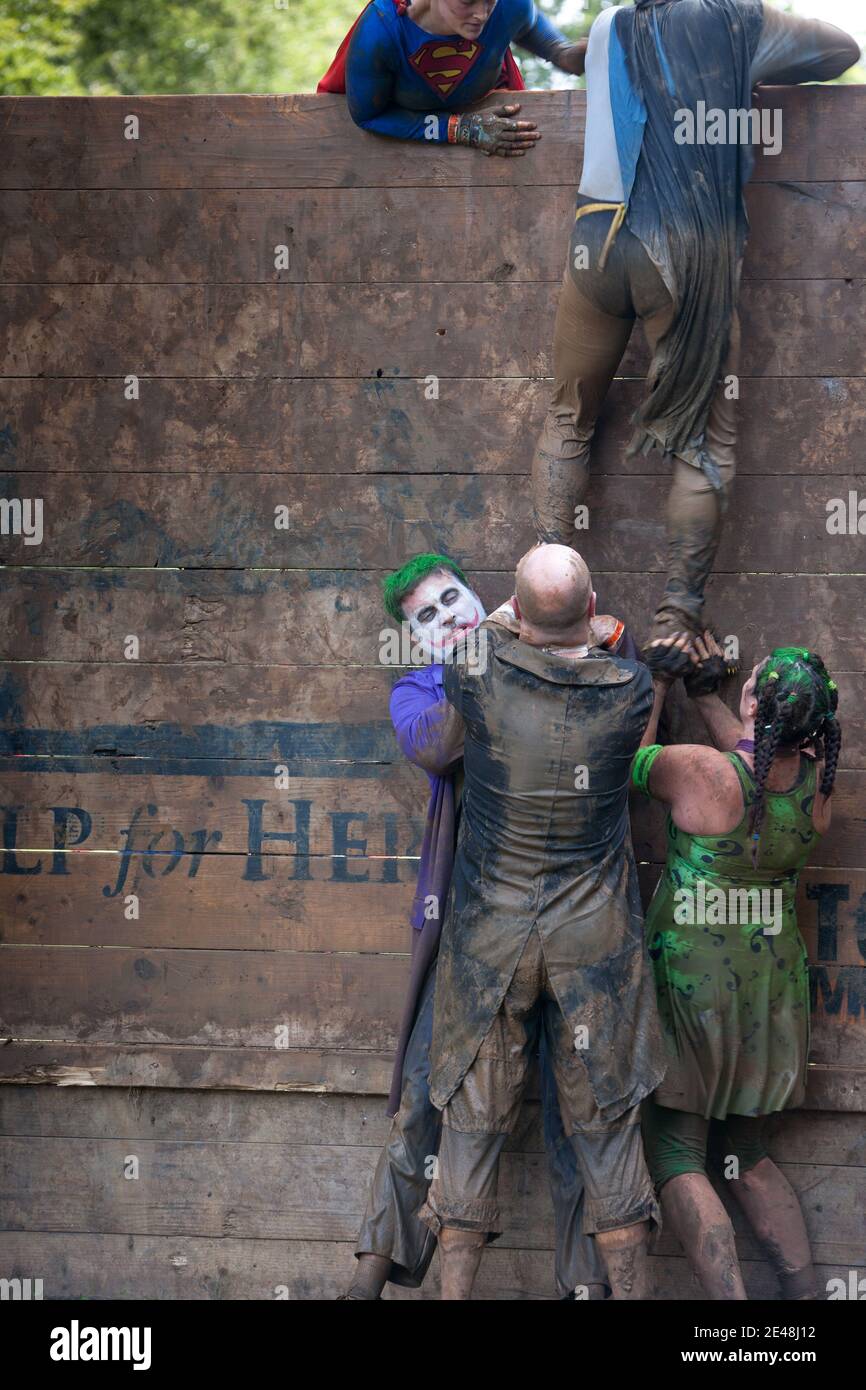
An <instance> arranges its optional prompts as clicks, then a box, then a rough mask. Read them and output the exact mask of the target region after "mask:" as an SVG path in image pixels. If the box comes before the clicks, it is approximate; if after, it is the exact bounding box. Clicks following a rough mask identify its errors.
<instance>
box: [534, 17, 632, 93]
mask: <svg viewBox="0 0 866 1390" xmlns="http://www.w3.org/2000/svg"><path fill="white" fill-rule="evenodd" d="M535 3H536V5H537V6H538V8H539V9H540V10H542V11H543V12H544V14H546V15H547V16H548V18H549V19H551V20H553V23H554V24H555V25H556V27H557V28H558V29H561V30H562V32H563V34H565V36H566V37H567V38H569V39H585V38H586V36H587V35H588V33H589V30H590V26H591V24H592V21H593V20H594V19H595V17H596V16H597V15H599V14H600V13H601V11H602V10H603V9H607V8H608V5H607V4H606V3H605V0H581V3H580V5H579V6H577V5H576V4H573V3H566V4H563V0H535ZM608 3H610V0H608ZM576 9H579V13H577V14H575V10H576ZM572 15H574V18H573V19H572V18H571V16H572ZM565 16H568V17H565ZM515 52H516V54H517V61H518V63H519V64H520V71H521V72H522V73H523V80H524V82H525V83H526V85H527V87H545V88H547V87H584V86H586V83H585V80H584V79H583V78H582V77H571V76H570V75H569V74H568V73H567V72H560V71H559V69H558V68H553V67H551V66H550V63H545V62H544V61H543V60H542V59H541V58H533V56H532V54H531V53H527V52H526V51H525V50H524V49H522V48H519V47H518V46H517V45H516V44H515Z"/></svg>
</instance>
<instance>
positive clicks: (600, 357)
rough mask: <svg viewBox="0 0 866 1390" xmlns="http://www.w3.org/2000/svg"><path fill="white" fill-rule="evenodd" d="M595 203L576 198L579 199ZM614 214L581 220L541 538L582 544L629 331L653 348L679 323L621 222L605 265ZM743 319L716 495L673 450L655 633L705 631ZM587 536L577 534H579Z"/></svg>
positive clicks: (556, 352) (542, 443)
mask: <svg viewBox="0 0 866 1390" xmlns="http://www.w3.org/2000/svg"><path fill="white" fill-rule="evenodd" d="M592 201H593V200H592V199H591V198H587V197H585V196H583V195H578V199H577V205H578V207H580V206H581V205H587V204H589V203H591V202H592ZM612 215H613V214H612V213H611V212H607V211H605V212H592V213H588V214H586V215H585V216H584V217H581V218H580V219H579V220H577V221H575V224H574V230H573V232H572V237H571V243H570V246H569V254H568V262H567V264H566V268H565V275H564V277H563V282H562V291H561V294H560V298H559V307H558V309H557V314H556V325H555V328H554V337H553V374H554V388H553V395H552V397H551V401H550V406H549V408H548V412H547V417H546V419H545V422H544V426H543V428H542V432H541V436H540V438H539V440H538V444H537V446H536V450H535V456H534V458H533V462H532V498H533V520H534V523H535V529H536V534H537V536H538V539H539V540H541V541H557V542H559V543H561V544H563V545H573V544H575V508H576V507H577V506H578V505H579V504H580V503H582V502H583V501H584V498H585V495H586V492H587V487H588V483H589V453H590V445H591V443H592V438H593V435H594V433H595V426H596V421H597V419H598V416H599V413H600V411H601V408H602V405H603V403H604V399H605V396H606V394H607V391H608V388H609V386H610V384H611V381H612V380H613V378H614V375H615V373H616V370H617V368H618V366H619V364H620V361H621V359H622V356H623V353H624V352H625V349H626V346H627V344H628V341H629V337H630V336H631V331H632V328H633V326H634V322H635V319H637V318H639V319H640V320H641V323H642V325H643V329H644V333H645V335H646V339H647V343H648V345H649V349H650V353H651V354H652V355H654V354H655V352H656V348H657V347H658V345H659V343H662V345H663V339H664V336H665V334H666V333H667V331H668V329H669V328H670V326H671V323H672V322H673V318H674V313H675V306H674V302H673V300H672V298H671V296H670V293H669V291H668V289H667V287H666V286H665V283H664V281H663V280H662V277H661V275H660V273H659V271H658V269H657V268H656V266H655V265H654V264H653V262H652V261H651V260H650V258H649V256H648V254H647V252H646V250H645V249H644V247H643V245H642V243H641V242H640V241H639V240H638V238H637V237H636V236H634V235H633V234H632V233H631V232H630V231H629V230H628V228H627V227H626V226H623V227H621V228H620V230H619V232H618V233H617V235H616V237H615V240H614V241H613V245H612V247H611V248H610V250H609V253H608V258H607V263H606V265H605V268H604V269H603V270H599V268H598V262H599V257H600V255H601V252H602V249H603V247H604V243H605V239H606V237H607V234H608V231H609V229H610V225H611V217H612ZM738 356H739V321H738V319H737V316H736V313H735V314H734V317H733V319H732V322H731V337H730V349H729V354H728V359H727V361H726V363H725V368H724V372H723V374H722V377H721V379H720V381H719V383H718V385H717V388H716V393H715V395H714V397H713V402H712V406H711V409H710V413H709V417H708V420H707V425H706V430H705V440H704V442H705V446H706V448H707V449H708V451H709V453H710V454H711V456H712V458H713V460H714V462H715V464H716V466H717V467H718V470H719V473H720V476H721V483H722V487H721V491H717V490H716V489H715V488H714V487H713V486H712V484H711V483H710V482H709V480H708V479H707V477H706V476H705V474H704V473H703V472H702V471H701V469H700V468H698V467H696V466H695V465H694V464H691V463H686V462H685V461H684V460H683V459H681V458H678V457H676V456H671V455H668V456H667V458H668V459H669V461H670V463H671V465H672V468H673V478H672V482H671V488H670V492H669V495H668V505H667V548H668V556H667V567H668V574H667V583H666V587H665V591H664V594H663V597H662V600H661V602H660V604H659V607H658V610H657V613H656V630H657V631H658V632H662V631H665V630H666V631H669V630H671V629H677V628H681V627H685V628H687V629H689V630H692V631H694V630H697V629H698V628H699V626H700V623H701V620H702V614H703V602H704V587H705V584H706V581H707V577H708V576H709V573H710V571H711V569H712V566H713V561H714V559H715V556H716V551H717V549H718V545H719V540H720V537H721V532H722V518H723V515H724V511H725V507H726V505H727V500H728V497H729V495H730V490H731V484H732V482H733V477H734V472H735V466H736V458H735V448H736V416H735V409H736V407H735V402H734V400H733V399H730V397H732V396H733V395H734V394H735V388H734V387H732V385H731V383H730V382H728V384H726V378H730V377H733V376H734V375H735V373H736V371H737V365H738ZM578 534H579V533H578Z"/></svg>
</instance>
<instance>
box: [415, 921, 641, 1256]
mask: <svg viewBox="0 0 866 1390" xmlns="http://www.w3.org/2000/svg"><path fill="white" fill-rule="evenodd" d="M537 1027H540V1028H541V1031H542V1034H543V1037H544V1039H545V1044H546V1048H547V1054H548V1056H549V1057H550V1059H551V1063H552V1069H553V1074H554V1077H555V1079H556V1090H557V1093H558V1096H559V1108H560V1111H561V1113H562V1122H563V1126H564V1129H565V1133H566V1134H567V1135H569V1137H570V1142H571V1146H572V1149H573V1152H574V1155H575V1157H576V1159H577V1166H578V1169H579V1171H580V1175H581V1177H582V1179H583V1187H584V1203H583V1231H584V1233H585V1235H589V1236H592V1235H595V1234H597V1233H598V1232H600V1231H612V1230H617V1229H619V1228H621V1227H624V1226H633V1225H636V1224H637V1223H638V1222H641V1221H647V1220H652V1221H653V1222H654V1223H655V1224H656V1225H660V1216H659V1206H658V1202H657V1201H656V1197H655V1193H654V1191H653V1186H652V1181H651V1179H650V1175H649V1172H648V1170H647V1165H646V1161H645V1159H644V1151H643V1143H642V1140H641V1130H640V1105H635V1106H632V1107H631V1109H629V1110H627V1111H625V1112H624V1113H623V1114H622V1115H621V1116H619V1117H618V1118H617V1119H615V1120H612V1121H605V1120H603V1119H602V1117H601V1115H600V1114H599V1111H598V1107H597V1105H596V1101H595V1097H594V1095H593V1092H592V1089H591V1087H590V1083H589V1079H588V1075H587V1071H586V1068H585V1067H584V1065H583V1062H582V1061H581V1060H580V1057H579V1048H578V1042H579V1040H576V1039H575V1037H574V1036H573V1034H572V1031H571V1028H570V1027H569V1024H568V1022H567V1020H566V1019H565V1016H564V1015H563V1013H562V1010H561V1009H560V1007H559V1004H558V1002H557V1000H556V998H555V996H554V993H553V989H552V986H551V984H550V979H549V977H548V974H547V967H546V963H545V959H544V948H543V945H542V941H541V938H540V936H539V933H538V930H537V928H533V930H532V932H531V933H530V935H529V937H528V939H527V942H526V945H525V947H524V950H523V953H522V955H521V957H520V961H519V962H518V965H517V968H516V970H515V972H514V976H513V977H512V980H511V984H510V985H509V987H508V990H507V992H506V995H505V998H504V1000H503V1002H502V1005H501V1007H500V1009H499V1012H498V1014H497V1015H496V1017H495V1019H494V1020H493V1023H492V1025H491V1027H490V1030H489V1031H488V1033H487V1035H486V1037H485V1038H484V1041H483V1042H482V1044H481V1047H480V1048H479V1051H478V1054H477V1056H476V1058H475V1061H474V1062H473V1063H472V1066H471V1067H470V1068H469V1070H468V1072H467V1073H466V1075H465V1077H464V1078H463V1081H462V1082H461V1084H460V1086H459V1087H458V1088H457V1090H456V1091H455V1092H454V1094H453V1095H452V1097H451V1099H450V1100H449V1101H448V1103H447V1104H446V1106H445V1108H444V1109H443V1111H442V1139H441V1142H440V1145H439V1162H438V1166H437V1172H436V1177H435V1178H434V1179H433V1182H432V1183H431V1184H430V1191H429V1193H428V1194H427V1201H426V1203H425V1204H424V1206H423V1207H422V1208H421V1212H420V1216H421V1219H422V1221H424V1222H425V1223H426V1225H428V1226H429V1227H430V1228H431V1230H433V1231H435V1232H436V1233H437V1234H438V1232H439V1231H440V1230H441V1228H442V1227H443V1226H451V1227H455V1228H457V1229H460V1230H469V1231H480V1232H484V1233H486V1234H487V1237H488V1239H489V1240H494V1239H495V1238H496V1236H498V1235H501V1233H502V1220H501V1212H500V1207H499V1200H498V1178H499V1157H500V1154H501V1153H502V1149H503V1147H504V1145H505V1141H506V1140H507V1138H508V1135H509V1134H510V1132H511V1130H512V1129H513V1128H514V1124H515V1122H516V1120H517V1115H518V1112H519V1110H520V1105H521V1102H522V1099H523V1094H524V1091H525V1088H526V1078H527V1067H528V1060H529V1048H530V1045H531V1039H532V1037H533V1035H534V1030H535V1029H536V1028H537Z"/></svg>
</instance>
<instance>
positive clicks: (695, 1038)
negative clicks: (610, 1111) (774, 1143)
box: [633, 633, 841, 1299]
mask: <svg viewBox="0 0 866 1390" xmlns="http://www.w3.org/2000/svg"><path fill="white" fill-rule="evenodd" d="M667 640H668V642H669V643H670V642H676V640H677V639H667ZM679 643H680V645H681V646H687V645H688V639H686V638H684V637H683V638H680V639H679ZM692 659H693V661H694V663H695V666H694V668H693V672H692V674H691V676H689V677H687V678H686V681H685V685H686V689H687V690H688V691H689V693H690V694H692V696H693V697H694V699H695V703H696V705H697V707H698V709H699V710H700V712H701V715H702V716H703V719H704V722H705V724H706V726H707V729H708V732H709V734H710V736H711V737H712V739H713V742H714V743H715V745H716V747H715V748H711V747H706V746H703V745H698V744H681V745H675V746H671V747H664V748H663V747H661V746H659V745H658V744H657V743H656V742H655V739H656V730H657V726H658V719H659V715H660V714H661V710H662V707H663V705H664V700H665V695H666V693H667V689H668V684H667V682H665V681H663V680H657V681H656V683H655V702H654V708H653V713H652V716H651V718H650V723H649V725H648V726H647V731H646V734H645V735H644V741H643V745H642V747H641V749H640V750H639V752H638V754H637V756H636V757H635V760H634V767H633V780H634V783H635V785H636V786H637V787H638V788H639V789H640V790H641V791H643V792H645V793H646V794H647V795H649V796H651V797H653V798H655V799H657V800H659V801H661V802H663V803H664V804H665V805H666V806H667V807H668V817H667V861H666V864H665V868H664V872H663V874H662V877H661V880H660V881H659V884H658V887H657V889H656V892H655V895H654V897H653V899H652V902H651V904H650V906H649V909H648V911H647V918H646V930H647V946H648V950H649V955H650V959H651V960H652V964H653V970H654V973H655V979H656V989H657V992H658V1003H659V1012H660V1015H661V1019H662V1025H663V1029H664V1033H665V1041H666V1045H667V1051H668V1059H669V1060H668V1069H667V1072H666V1075H665V1079H664V1081H663V1082H662V1084H661V1086H660V1087H659V1088H658V1090H657V1091H656V1092H655V1093H654V1095H653V1097H652V1098H651V1100H650V1101H649V1102H648V1103H647V1104H646V1106H645V1108H644V1142H645V1146H646V1151H647V1160H648V1162H649V1167H650V1172H651V1173H652V1175H653V1179H654V1181H655V1184H656V1188H657V1190H658V1191H659V1194H660V1200H661V1205H662V1212H663V1214H664V1217H665V1219H666V1221H667V1222H668V1223H669V1224H670V1226H671V1228H672V1229H673V1231H674V1234H675V1235H676V1236H678V1238H679V1239H680V1241H681V1243H682V1245H683V1247H684V1249H685V1252H686V1255H687V1257H688V1259H689V1263H690V1264H691V1267H692V1269H693V1270H694V1272H695V1274H696V1276H697V1278H698V1280H699V1281H700V1283H701V1285H702V1287H703V1290H704V1293H705V1296H706V1297H708V1298H715V1299H743V1298H745V1297H746V1293H745V1289H744V1287H743V1280H742V1275H741V1272H740V1267H739V1263H738V1260H737V1253H736V1247H735V1244H734V1233H733V1228H732V1226H731V1222H730V1219H729V1217H728V1215H727V1213H726V1211H725V1208H724V1206H723V1204H722V1203H721V1201H720V1200H719V1197H718V1196H717V1194H716V1192H715V1189H714V1188H713V1186H712V1184H711V1183H710V1181H709V1179H708V1177H707V1171H706V1166H707V1141H708V1137H709V1133H710V1126H711V1122H712V1121H717V1122H719V1121H720V1122H722V1124H721V1126H718V1125H717V1126H715V1128H717V1129H718V1128H720V1129H721V1131H722V1138H723V1148H722V1153H723V1156H724V1161H723V1172H724V1175H725V1177H726V1178H728V1179H731V1182H730V1190H731V1191H732V1192H733V1194H734V1196H735V1197H736V1198H737V1200H738V1202H739V1204H740V1206H741V1207H742V1209H743V1211H744V1213H745V1216H746V1218H747V1220H748V1221H749V1224H750V1225H751V1227H752V1229H753V1231H754V1233H755V1235H756V1237H757V1238H758V1240H759V1241H760V1242H761V1244H762V1245H763V1247H764V1249H765V1250H766V1252H767V1255H768V1257H769V1258H770V1260H771V1262H772V1264H773V1266H774V1268H775V1270H776V1273H777V1275H778V1278H779V1282H780V1287H781V1293H782V1297H783V1298H788V1299H805V1298H815V1297H817V1286H816V1282H815V1273H814V1269H813V1266H812V1256H811V1251H810V1248H809V1241H808V1237H807V1234H806V1228H805V1223H804V1221H803V1216H802V1212H801V1210H800V1206H799V1203H798V1201H797V1197H796V1194H795V1193H794V1191H793V1189H792V1188H791V1186H790V1184H789V1183H788V1181H787V1179H786V1178H785V1177H784V1175H783V1174H782V1173H781V1172H780V1171H779V1169H778V1168H777V1167H776V1165H775V1164H774V1163H773V1162H772V1160H771V1159H770V1158H769V1156H768V1154H767V1149H766V1145H765V1134H764V1130H765V1126H766V1117H767V1116H768V1115H771V1114H773V1113H775V1112H777V1111H780V1110H784V1109H785V1108H787V1107H789V1106H796V1105H800V1104H802V1102H803V1099H804V1096H805V1076H806V1063H807V1060H808V1050H809V985H808V972H807V964H806V951H805V947H804V945H803V941H802V938H801V936H800V933H799V930H798V928H797V916H796V909H795V896H796V890H797V879H798V876H799V873H800V870H801V869H802V868H803V866H804V864H805V863H806V861H807V859H808V858H809V855H810V853H811V851H812V849H813V847H814V846H815V844H816V843H817V841H818V838H819V836H821V835H823V834H824V833H825V832H826V831H827V829H828V827H829V824H830V803H829V797H830V794H831V792H832V790H833V780H834V776H835V772H836V765H837V762H838V757H839V748H840V743H841V732H840V728H839V724H838V721H837V719H836V708H837V704H838V694H837V691H836V686H835V682H833V681H832V680H831V679H830V677H829V675H828V673H827V671H826V669H825V667H824V663H823V662H822V661H821V658H820V657H819V656H817V655H816V654H815V653H814V652H809V651H807V650H805V649H804V648H802V647H782V648H777V649H776V650H775V651H773V652H772V653H771V654H770V656H769V657H768V658H767V659H766V660H765V661H763V662H761V663H760V664H759V665H757V666H755V668H754V669H753V671H752V673H751V675H750V677H749V679H748V680H747V681H746V683H745V685H744V687H743V690H742V693H741V696H740V709H739V718H737V716H735V715H734V714H733V713H732V712H731V710H729V709H728V707H727V706H726V705H725V704H724V703H723V701H722V700H720V699H719V697H718V695H717V694H716V693H715V692H714V690H713V689H712V687H713V685H716V686H717V685H718V684H719V680H720V675H721V670H722V669H723V666H722V662H721V652H720V649H719V648H718V646H717V644H716V643H715V641H714V639H713V638H712V637H711V635H710V634H709V633H707V634H705V636H704V639H703V640H700V639H698V641H697V642H696V644H695V646H694V648H692ZM713 670H715V671H716V672H717V676H716V677H715V678H714V679H713V678H710V679H708V672H710V671H713ZM708 686H709V687H710V691H709V693H707V688H708ZM702 691H703V693H700V692H702Z"/></svg>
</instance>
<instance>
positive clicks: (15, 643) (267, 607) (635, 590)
mask: <svg viewBox="0 0 866 1390" xmlns="http://www.w3.org/2000/svg"><path fill="white" fill-rule="evenodd" d="M381 578H382V574H381V572H380V571H363V570H331V571H328V570H313V571H305V570H282V571H279V572H266V571H262V570H258V571H252V570H196V571H189V570H180V569H175V570H121V569H114V570H85V569H64V568H57V569H53V568H52V569H49V568H45V569H39V568H29V569H27V568H16V569H10V570H7V571H5V572H4V573H3V574H2V576H0V592H2V595H3V602H2V604H0V660H11V659H17V660H18V661H33V662H44V661H52V662H57V663H63V662H106V661H116V659H117V656H118V646H117V642H118V634H119V633H120V634H123V635H124V636H125V635H126V634H127V633H137V634H141V635H142V636H144V637H145V641H146V645H147V655H146V657H142V658H140V665H139V666H136V665H135V664H134V663H130V662H127V663H126V667H127V668H128V669H130V670H138V669H142V668H143V667H144V666H145V665H147V666H150V665H154V664H156V665H161V664H164V663H165V664H170V665H176V666H177V667H183V666H188V667H189V668H191V669H198V666H199V664H200V663H221V665H222V666H223V668H226V667H231V666H234V665H252V666H261V667H262V670H265V669H266V668H267V667H277V668H279V669H280V671H281V673H282V674H281V676H280V678H281V679H283V678H284V679H285V680H286V681H287V683H289V684H290V683H291V682H293V681H297V680H299V679H300V676H299V675H298V674H296V672H297V671H298V668H301V669H303V670H306V671H308V672H309V679H310V681H311V683H312V684H313V686H314V687H316V688H317V689H319V690H320V691H321V690H322V689H323V687H322V684H321V683H322V682H324V681H325V679H326V673H325V672H324V671H315V670H309V668H311V667H312V668H315V667H326V668H333V669H334V670H335V671H336V672H339V671H340V670H342V669H343V668H345V667H346V666H350V667H352V668H353V670H355V671H356V672H357V674H358V675H359V676H361V674H362V673H361V671H360V670H359V669H358V668H369V667H371V666H373V665H376V664H377V663H378V662H379V660H380V656H381V655H387V652H383V649H382V647H381V645H380V642H379V634H380V632H381V631H382V630H383V626H385V625H386V624H388V625H389V626H390V620H388V619H386V615H385V613H384V610H383V608H382V599H381V588H380V584H381ZM469 578H470V580H471V582H472V584H473V586H474V587H475V588H476V590H477V592H478V593H479V595H480V597H481V599H482V601H483V603H484V604H485V606H486V608H487V610H488V611H492V609H493V608H495V607H497V606H498V604H500V603H501V602H502V601H503V600H504V599H506V598H507V597H509V595H510V594H511V592H512V590H513V587H514V572H513V570H497V571H490V570H474V571H472V573H471V574H470V576H469ZM652 583H653V584H658V585H659V586H660V585H661V584H662V583H663V579H662V577H661V575H653V576H652ZM593 584H594V587H595V590H596V593H597V595H598V600H597V601H598V611H599V612H608V613H614V614H616V615H617V616H619V617H621V618H622V619H623V620H624V621H625V622H626V623H627V624H628V626H629V627H630V628H631V630H632V631H633V633H634V635H635V638H636V640H637V641H638V642H640V641H641V640H643V638H644V635H645V633H646V632H647V631H648V629H649V624H650V621H651V617H652V612H653V608H654V605H655V601H656V598H655V592H654V591H653V590H652V587H651V585H650V584H648V582H647V576H646V575H644V574H641V575H637V574H615V573H610V572H605V571H604V570H600V569H594V570H593ZM862 588H863V580H862V578H861V576H860V575H856V574H850V575H846V574H832V575H797V574H761V575H760V577H758V576H756V575H755V574H754V573H748V572H746V573H743V574H719V575H716V576H714V578H713V579H712V581H711V584H710V586H709V590H708V592H709V604H708V611H709V613H710V614H711V616H712V619H713V621H714V622H715V623H716V624H717V626H718V628H719V631H720V634H721V635H722V636H723V637H728V636H736V637H737V638H738V641H739V646H740V658H741V662H742V666H743V670H744V671H748V670H750V669H751V666H752V664H753V663H754V661H755V659H756V658H757V656H758V654H763V653H766V652H768V651H769V650H770V649H771V648H772V647H773V646H774V645H777V644H779V643H782V642H783V639H784V644H785V645H791V644H792V643H794V642H795V641H796V642H799V643H803V644H804V645H809V646H812V645H814V646H815V647H816V648H817V649H818V650H819V651H820V653H821V655H822V657H823V658H824V660H825V662H826V663H827V666H828V668H829V669H830V670H831V671H832V673H833V675H834V677H835V676H842V678H843V680H849V683H850V682H851V681H853V680H854V679H855V676H856V673H857V672H860V671H863V670H866V632H864V631H863V629H862V627H861V625H859V624H856V623H854V624H852V623H851V622H850V615H851V613H852V612H854V611H856V608H857V605H858V604H859V603H860V601H861V596H862ZM818 614H820V624H819V623H818V621H817V617H816V615H818ZM13 676H14V678H15V679H16V680H17V681H19V682H21V680H22V679H23V676H22V673H21V672H20V670H18V671H15V672H12V671H11V670H10V671H7V672H4V677H5V678H6V679H10V680H11V679H12V678H13ZM40 678H43V679H44V677H40ZM335 678H336V677H335ZM130 679H132V677H130ZM361 688H362V689H363V688H365V687H364V686H363V685H362V687H361ZM737 689H738V683H737V681H736V680H734V681H732V682H731V683H730V686H728V687H726V692H727V698H728V699H729V700H733V699H734V698H735V697H734V691H736V690H737ZM855 698H859V697H858V696H857V695H856V691H855V689H854V688H853V687H852V688H851V689H850V690H849V691H846V692H845V693H844V694H843V696H842V712H843V714H844V712H845V710H846V707H848V706H849V703H850V701H851V700H852V699H855ZM359 701H360V695H358V697H357V698H356V695H355V692H353V697H352V700H351V701H347V700H346V698H345V692H344V695H343V698H342V701H341V705H340V711H341V712H342V711H343V710H344V709H346V708H347V706H348V705H349V704H351V705H353V706H354V705H355V704H356V703H358V702H359ZM326 708H327V706H326ZM857 737H858V730H857V728H856V727H854V725H853V724H852V723H851V722H850V721H849V723H848V725H847V726H846V729H845V748H844V749H843V760H844V758H845V757H846V756H847V750H848V746H849V740H851V739H854V740H856V739H857Z"/></svg>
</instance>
